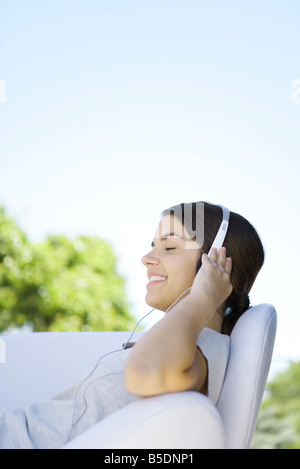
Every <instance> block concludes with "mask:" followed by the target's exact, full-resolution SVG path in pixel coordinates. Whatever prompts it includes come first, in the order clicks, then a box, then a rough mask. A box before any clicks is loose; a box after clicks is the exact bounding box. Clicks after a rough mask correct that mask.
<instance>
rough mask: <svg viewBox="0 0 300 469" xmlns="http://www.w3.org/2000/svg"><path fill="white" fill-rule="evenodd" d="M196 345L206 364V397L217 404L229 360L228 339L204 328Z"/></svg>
mask: <svg viewBox="0 0 300 469" xmlns="http://www.w3.org/2000/svg"><path fill="white" fill-rule="evenodd" d="M197 345H198V346H199V348H200V350H201V352H202V353H203V355H204V356H205V358H206V360H207V363H208V397H209V399H210V400H211V401H212V402H213V403H214V404H217V402H218V399H219V395H220V392H221V389H222V386H223V381H224V377H225V372H226V367H227V363H228V359H229V353H230V338H229V336H227V335H224V334H220V333H219V332H216V331H214V330H213V329H208V328H204V329H203V330H202V332H201V334H200V335H199V337H198V340H197Z"/></svg>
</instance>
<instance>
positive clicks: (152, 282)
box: [146, 272, 168, 287]
mask: <svg viewBox="0 0 300 469" xmlns="http://www.w3.org/2000/svg"><path fill="white" fill-rule="evenodd" d="M147 275H148V279H149V282H148V283H147V285H146V286H147V287H149V286H154V285H158V284H159V283H163V282H165V281H166V280H168V277H167V276H166V275H163V274H160V273H158V272H148V273H147ZM153 277H164V278H163V279H162V278H161V279H155V280H150V279H151V278H153Z"/></svg>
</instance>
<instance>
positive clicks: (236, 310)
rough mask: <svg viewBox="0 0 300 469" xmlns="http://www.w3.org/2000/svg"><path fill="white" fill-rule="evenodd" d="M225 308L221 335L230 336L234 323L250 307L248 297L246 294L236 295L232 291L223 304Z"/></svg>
mask: <svg viewBox="0 0 300 469" xmlns="http://www.w3.org/2000/svg"><path fill="white" fill-rule="evenodd" d="M226 305H227V306H226ZM225 307H226V309H225V314H224V320H223V327H222V333H223V334H227V335H230V334H231V332H232V329H233V327H234V325H235V323H236V322H237V321H238V319H239V318H240V317H241V316H242V314H244V313H245V312H246V311H247V310H248V309H249V308H250V307H251V306H250V299H249V295H248V294H247V293H246V292H243V293H242V294H241V295H238V294H236V293H235V292H234V291H233V292H232V293H231V295H230V296H229V298H228V299H227V301H226V302H225Z"/></svg>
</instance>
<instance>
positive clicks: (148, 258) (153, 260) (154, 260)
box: [141, 251, 159, 267]
mask: <svg viewBox="0 0 300 469" xmlns="http://www.w3.org/2000/svg"><path fill="white" fill-rule="evenodd" d="M141 261H142V264H144V265H145V266H146V267H147V266H148V265H157V264H158V263H159V259H158V257H157V256H155V254H154V252H153V251H150V252H148V254H146V255H145V256H143V257H142V259H141Z"/></svg>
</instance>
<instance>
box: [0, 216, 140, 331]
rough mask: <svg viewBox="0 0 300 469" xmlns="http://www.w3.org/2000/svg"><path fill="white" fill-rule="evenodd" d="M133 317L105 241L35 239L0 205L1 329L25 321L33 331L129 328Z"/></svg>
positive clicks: (112, 255)
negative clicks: (38, 241)
mask: <svg viewBox="0 0 300 469" xmlns="http://www.w3.org/2000/svg"><path fill="white" fill-rule="evenodd" d="M134 322H135V321H134V318H133V317H132V316H131V315H130V314H129V305H128V302H127V300H126V296H125V292H124V280H123V279H122V278H121V277H120V276H119V275H118V274H117V272H116V257H115V255H114V253H113V251H112V248H111V246H110V245H109V244H108V243H107V242H106V241H104V240H103V239H101V238H98V237H87V236H80V237H78V238H77V239H75V240H74V241H70V240H69V239H67V238H66V237H64V236H49V237H48V238H47V239H46V240H45V241H44V242H42V243H35V244H32V243H30V242H29V240H28V239H27V237H26V235H25V234H24V233H23V232H22V230H20V229H19V227H18V226H17V224H16V223H15V221H14V220H13V219H11V218H9V217H8V216H7V215H6V213H5V210H4V208H3V207H0V331H5V330H7V329H9V328H11V327H20V326H22V325H24V324H26V323H30V324H31V325H32V327H33V330H34V331H54V330H55V331H78V330H128V329H131V328H132V327H133V326H134Z"/></svg>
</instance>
